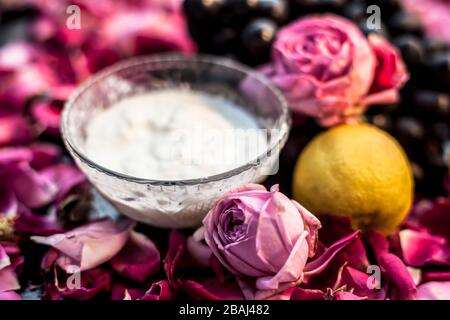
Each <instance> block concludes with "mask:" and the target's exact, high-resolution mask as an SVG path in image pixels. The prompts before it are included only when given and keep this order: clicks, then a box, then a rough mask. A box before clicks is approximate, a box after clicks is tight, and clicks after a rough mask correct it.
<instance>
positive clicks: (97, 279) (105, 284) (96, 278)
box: [55, 269, 112, 300]
mask: <svg viewBox="0 0 450 320" xmlns="http://www.w3.org/2000/svg"><path fill="white" fill-rule="evenodd" d="M76 275H77V274H74V275H72V276H76ZM79 276H80V284H81V286H80V287H79V288H77V287H75V288H71V287H69V286H68V284H61V283H59V282H58V281H56V278H55V281H56V282H55V286H56V287H57V288H58V289H59V291H60V292H61V294H62V295H63V296H64V297H65V298H69V299H73V300H89V299H92V298H93V297H95V296H96V295H98V294H99V293H101V292H107V291H109V290H110V289H111V280H112V278H111V273H110V272H109V271H106V270H103V269H92V270H87V271H84V272H82V273H81V274H79Z"/></svg>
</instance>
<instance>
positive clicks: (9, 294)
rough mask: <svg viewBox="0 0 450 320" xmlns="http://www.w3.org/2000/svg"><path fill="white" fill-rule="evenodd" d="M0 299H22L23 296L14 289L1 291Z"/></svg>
mask: <svg viewBox="0 0 450 320" xmlns="http://www.w3.org/2000/svg"><path fill="white" fill-rule="evenodd" d="M0 300H22V297H21V296H20V295H19V294H18V293H16V292H14V291H6V292H0Z"/></svg>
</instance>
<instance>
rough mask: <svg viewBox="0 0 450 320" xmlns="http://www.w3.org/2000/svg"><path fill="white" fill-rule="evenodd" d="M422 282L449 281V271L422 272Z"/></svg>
mask: <svg viewBox="0 0 450 320" xmlns="http://www.w3.org/2000/svg"><path fill="white" fill-rule="evenodd" d="M421 280H422V282H428V281H450V271H428V272H422V276H421Z"/></svg>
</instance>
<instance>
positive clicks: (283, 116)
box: [61, 53, 291, 186]
mask: <svg viewBox="0 0 450 320" xmlns="http://www.w3.org/2000/svg"><path fill="white" fill-rule="evenodd" d="M183 61H185V62H198V63H205V64H213V65H218V66H221V67H224V68H228V69H232V70H233V69H234V70H236V71H239V72H242V73H244V74H246V76H248V77H251V78H254V79H256V80H257V81H258V82H260V83H261V84H262V85H263V86H264V87H265V88H266V89H268V90H270V92H271V93H272V94H273V95H274V96H275V97H276V99H277V101H278V103H279V105H280V106H281V113H280V115H279V117H278V119H277V122H279V124H280V128H279V129H281V130H280V134H279V136H278V137H277V139H275V141H272V143H271V144H270V146H269V147H268V148H267V149H266V150H265V151H264V153H262V154H260V155H259V156H258V157H257V158H256V159H254V160H252V161H249V162H247V163H245V164H243V165H241V166H238V167H236V168H233V169H231V170H228V171H225V172H222V173H218V174H216V175H212V176H207V177H201V178H194V179H185V180H157V179H147V178H139V177H136V176H131V175H127V174H123V173H120V172H117V171H114V170H111V169H108V168H106V167H103V166H101V165H100V164H98V163H96V162H95V161H93V160H91V159H90V158H89V157H88V156H86V155H85V154H84V153H83V152H81V150H80V149H79V148H78V147H77V146H76V144H75V142H74V141H73V140H72V137H71V136H70V134H69V130H68V127H69V121H70V112H71V110H72V109H73V107H74V105H75V104H76V102H77V100H78V98H79V97H80V95H82V94H83V93H84V92H85V91H87V90H89V89H90V87H91V86H92V85H93V84H95V83H96V82H98V81H101V80H103V79H104V78H106V77H108V76H110V75H113V74H114V73H117V72H119V71H121V70H124V69H128V68H130V67H134V66H137V65H141V64H149V63H157V62H183ZM290 126H291V117H290V113H289V109H288V103H287V101H286V99H285V97H284V96H283V94H282V93H281V91H279V90H278V89H277V88H276V87H275V86H273V85H272V84H271V83H270V80H269V79H267V78H266V77H265V76H263V75H261V74H260V73H258V72H256V71H254V70H252V69H251V68H250V67H247V66H245V65H243V64H241V63H239V62H236V61H234V60H231V59H229V58H224V57H216V56H212V55H198V54H197V55H188V56H186V55H182V54H177V53H172V54H156V55H149V56H140V57H135V58H130V59H127V60H125V61H121V62H118V63H115V64H113V65H111V66H109V67H106V68H105V69H103V70H101V71H99V72H97V73H96V74H94V75H92V76H91V77H90V78H89V79H87V80H85V81H84V82H83V83H81V85H79V86H78V88H77V89H75V91H74V92H73V93H72V94H71V95H70V97H69V99H68V100H67V101H66V103H65V104H64V109H63V112H62V117H61V133H62V138H63V141H64V144H65V146H66V148H67V149H68V150H69V151H71V153H73V154H74V155H75V156H76V157H77V158H79V159H80V160H81V161H83V162H84V163H86V164H87V165H88V166H90V167H92V168H94V169H96V170H98V171H100V172H102V173H104V174H107V175H109V176H113V177H116V178H118V179H122V180H127V181H130V182H135V183H139V184H150V185H164V186H176V185H179V186H186V185H199V184H205V183H208V182H212V181H220V180H223V179H226V178H230V177H233V176H236V175H238V174H239V173H241V172H244V171H246V170H248V169H250V168H252V167H255V166H258V165H259V163H261V161H263V160H264V159H265V158H266V157H267V154H268V153H271V152H273V151H274V150H275V149H276V148H277V147H278V146H279V145H281V144H283V143H284V142H285V141H286V139H287V135H288V133H289V128H290Z"/></svg>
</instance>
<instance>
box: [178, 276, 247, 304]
mask: <svg viewBox="0 0 450 320" xmlns="http://www.w3.org/2000/svg"><path fill="white" fill-rule="evenodd" d="M182 287H183V289H184V290H185V291H186V292H187V293H188V294H189V296H190V297H191V298H193V299H195V300H242V299H243V296H242V293H241V289H240V288H239V286H238V285H237V283H236V281H234V279H233V278H229V279H228V280H227V281H225V282H220V281H218V280H217V279H215V278H209V279H204V280H202V281H201V282H197V281H193V280H187V281H184V282H183V283H182Z"/></svg>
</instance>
